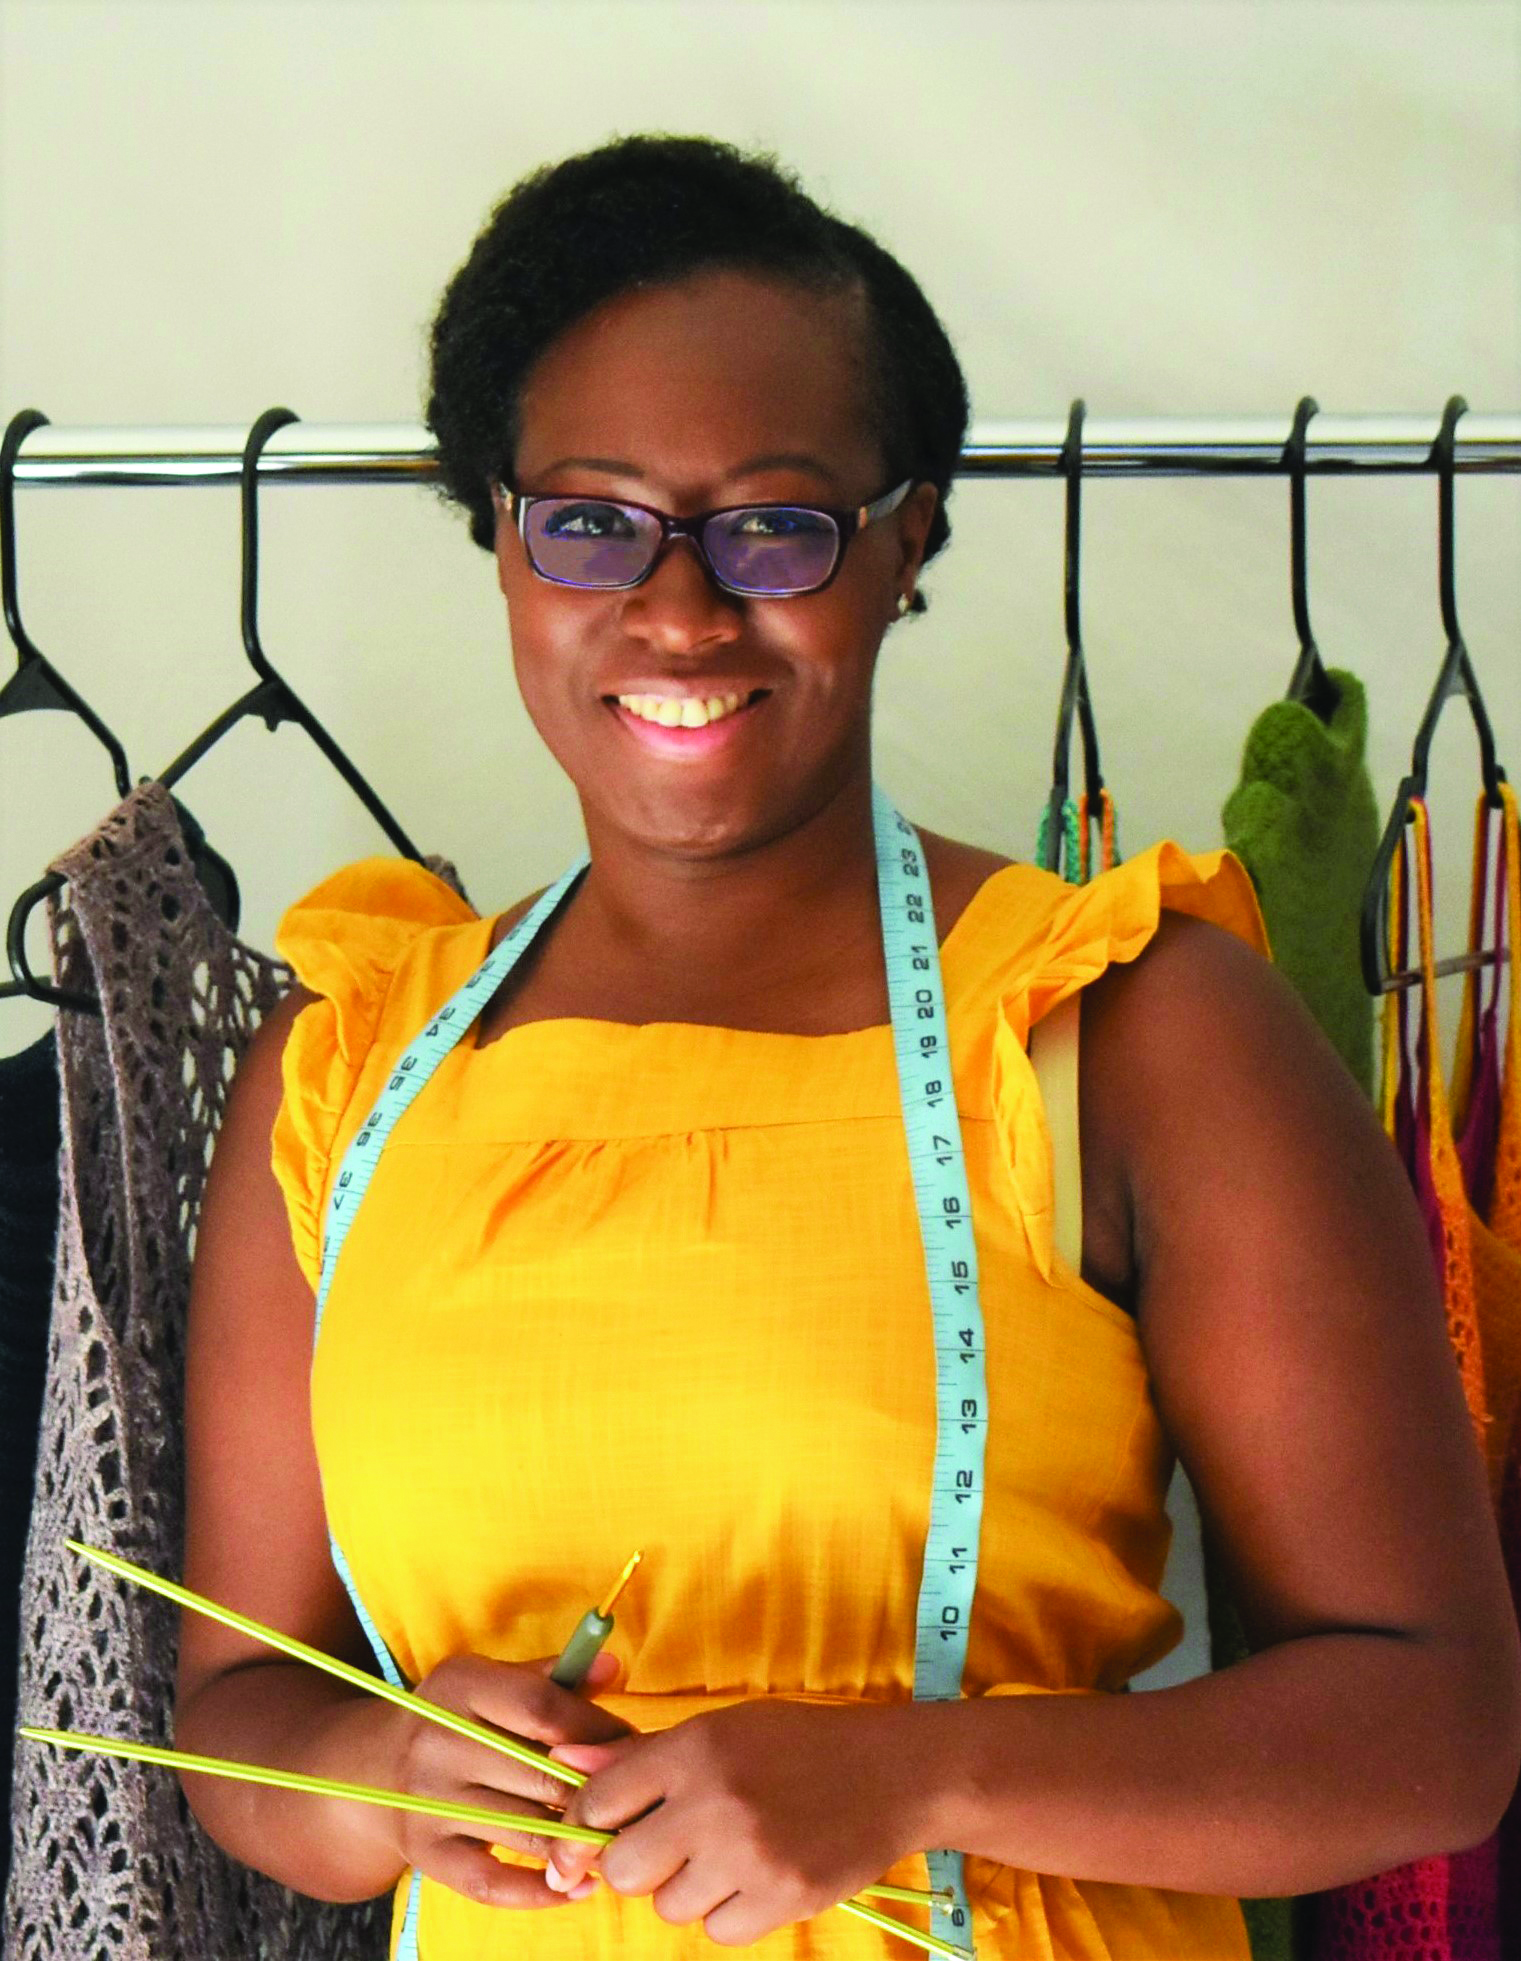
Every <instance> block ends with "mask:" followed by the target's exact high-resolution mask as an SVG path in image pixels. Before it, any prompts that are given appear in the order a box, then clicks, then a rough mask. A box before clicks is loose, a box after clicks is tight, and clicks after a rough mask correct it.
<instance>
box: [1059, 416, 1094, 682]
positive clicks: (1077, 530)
mask: <svg viewBox="0 0 1521 1961" xmlns="http://www.w3.org/2000/svg"><path fill="white" fill-rule="evenodd" d="M1087 413H1088V409H1087V404H1086V403H1085V402H1084V401H1083V399H1082V397H1081V396H1079V397H1078V399H1077V400H1076V401H1075V402H1074V403H1073V404H1072V407H1071V410H1070V411H1069V413H1068V416H1067V438H1066V441H1065V442H1064V443H1063V444H1062V470H1063V472H1064V474H1065V476H1066V479H1067V528H1066V548H1065V556H1066V576H1065V580H1064V585H1063V591H1064V595H1065V601H1066V615H1067V645H1068V647H1069V648H1075V649H1076V651H1077V652H1078V653H1079V654H1081V653H1082V650H1083V630H1082V625H1081V621H1080V617H1079V611H1078V574H1079V570H1080V567H1081V560H1082V524H1083V422H1084V419H1085V417H1086V416H1087Z"/></svg>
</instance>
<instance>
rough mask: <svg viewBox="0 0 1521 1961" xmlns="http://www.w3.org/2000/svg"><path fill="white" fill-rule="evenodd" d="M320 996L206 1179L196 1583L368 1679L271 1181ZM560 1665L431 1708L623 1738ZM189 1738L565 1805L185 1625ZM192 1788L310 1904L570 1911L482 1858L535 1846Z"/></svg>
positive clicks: (192, 1782)
mask: <svg viewBox="0 0 1521 1961" xmlns="http://www.w3.org/2000/svg"><path fill="white" fill-rule="evenodd" d="M312 999H313V997H312V996H311V995H310V994H308V993H306V991H305V990H304V989H297V990H295V992H294V994H293V995H292V996H291V997H289V998H288V999H287V1000H286V1001H284V1002H282V1003H281V1005H280V1006H279V1007H278V1008H277V1009H276V1010H275V1011H274V1012H273V1013H272V1014H271V1015H270V1016H269V1017H268V1018H267V1019H266V1021H265V1022H264V1024H263V1025H262V1027H261V1028H260V1030H259V1032H258V1034H257V1035H256V1036H255V1038H254V1040H253V1042H252V1043H251V1044H250V1047H249V1050H248V1053H247V1054H246V1055H245V1057H244V1059H243V1062H242V1065H241V1067H240V1068H239V1070H238V1074H237V1077H236V1079H235V1081H234V1084H233V1088H232V1092H231V1095H230V1097H229V1099H228V1107H227V1113H226V1117H225V1119H224V1121H223V1124H222V1127H221V1130H220V1132H219V1133H218V1138H217V1145H216V1152H215V1155H214V1157H213V1160H212V1163H211V1167H210V1170H209V1172H208V1175H207V1185H206V1195H205V1200H204V1204H203V1206H202V1211H201V1217H200V1223H199V1227H198V1230H197V1238H196V1249H195V1265H194V1271H193V1275H192V1283H191V1300H190V1332H189V1349H188V1355H187V1390H186V1456H187V1476H188V1493H187V1499H188V1515H187V1528H186V1551H185V1583H186V1584H187V1585H188V1586H190V1587H192V1588H194V1589H195V1590H196V1591H197V1592H200V1593H204V1594H207V1595H209V1596H210V1597H211V1598H212V1599H213V1600H217V1601H221V1602H223V1603H225V1604H226V1605H229V1606H232V1607H235V1608H237V1609H238V1610H239V1611H240V1612H242V1613H244V1614H248V1615H251V1616H253V1617H254V1618H255V1619H257V1620H261V1621H264V1622H266V1623H268V1624H270V1625H272V1626H275V1627H278V1628H280V1629H282V1630H284V1631H285V1632H287V1633H291V1634H295V1635H297V1636H298V1637H299V1638H300V1639H301V1640H303V1641H306V1642H308V1643H310V1644H311V1645H312V1646H313V1647H317V1648H321V1649H324V1650H326V1652H328V1653H329V1654H334V1655H339V1656H341V1657H343V1658H344V1659H345V1660H348V1661H351V1662H354V1663H357V1664H358V1665H360V1666H369V1665H371V1655H370V1651H369V1646H368V1643H367V1642H366V1640H365V1638H364V1634H363V1631H362V1630H361V1628H360V1626H359V1624H358V1621H357V1620H356V1618H355V1615H354V1612H353V1609H352V1607H351V1606H350V1604H349V1600H348V1596H347V1595H346V1594H345V1592H344V1590H343V1586H342V1582H341V1581H340V1580H339V1578H338V1576H337V1574H336V1572H335V1571H334V1568H333V1564H332V1558H331V1555H330V1553H329V1550H328V1542H327V1525H326V1518H325V1514H324V1510H323V1504H322V1490H321V1483H320V1479H319V1476H318V1470H317V1460H316V1454H315V1451H314V1449H313V1444H312V1434H311V1421H310V1402H309V1393H308V1391H309V1381H310V1375H311V1354H312V1330H313V1318H314V1311H315V1303H314V1301H313V1298H312V1291H311V1288H310V1287H309V1286H308V1284H307V1282H306V1278H305V1276H304V1274H303V1273H302V1271H301V1269H300V1266H299V1265H298V1263H297V1260H296V1256H295V1251H294V1248H293V1246H292V1243H291V1235H290V1226H289V1222H288V1219H287V1216H286V1211H285V1201H284V1197H283V1194H282V1193H281V1191H280V1187H279V1185H278V1183H277V1182H276V1179H275V1176H274V1172H273V1170H272V1169H271V1166H270V1133H271V1131H272V1129H273V1127H274V1121H275V1115H276V1112H277V1111H278V1109H279V1105H280V1097H281V1056H282V1052H283V1050H284V1046H285V1041H286V1037H287V1035H288V1034H289V1030H290V1023H291V1021H292V1020H293V1019H294V1018H295V1016H296V1014H297V1013H298V1012H299V1011H300V1010H301V1009H302V1008H303V1007H304V1006H306V1004H307V1003H308V1002H309V1001H311V1000H312ZM550 1665H551V1663H550V1661H549V1660H545V1661H542V1662H525V1663H523V1664H509V1663H504V1662H496V1661H492V1660H489V1659H487V1658H485V1657H481V1656H461V1657H457V1658H455V1659H452V1660H450V1661H446V1662H445V1663H444V1664H443V1665H442V1666H441V1667H439V1668H437V1669H435V1670H434V1671H433V1673H432V1674H431V1675H430V1676H429V1677H428V1678H427V1680H426V1682H424V1683H422V1684H420V1685H419V1687H420V1689H421V1690H422V1692H423V1693H425V1694H426V1695H427V1696H428V1698H429V1699H430V1700H431V1701H434V1702H439V1703H443V1704H445V1705H446V1706H447V1707H449V1708H453V1709H458V1710H461V1711H462V1712H464V1713H465V1714H468V1715H473V1716H474V1717H475V1718H476V1719H477V1720H478V1721H481V1722H486V1723H491V1724H494V1725H495V1726H496V1727H498V1728H500V1729H502V1730H504V1731H507V1732H510V1733H512V1734H515V1735H518V1736H523V1737H527V1738H530V1739H532V1740H534V1741H536V1742H539V1743H540V1744H541V1745H542V1744H547V1743H553V1742H558V1741H563V1740H565V1739H566V1738H568V1737H569V1736H571V1735H572V1734H575V1735H579V1736H582V1737H587V1738H591V1737H598V1738H602V1737H609V1736H615V1735H620V1734H623V1733H625V1732H626V1730H627V1725H626V1724H624V1723H622V1722H620V1721H618V1720H617V1719H616V1718H613V1717H611V1716H609V1715H608V1714H607V1713H606V1712H605V1711H603V1710H600V1709H598V1708H597V1706H596V1704H595V1703H593V1702H590V1701H589V1700H587V1699H585V1698H584V1697H578V1696H575V1695H571V1694H569V1693H568V1692H567V1691H565V1690H563V1689H560V1688H557V1687H556V1686H555V1685H554V1684H553V1683H551V1682H549V1681H548V1680H547V1671H548V1668H549V1666H550ZM596 1679H597V1678H594V1680H596ZM600 1685H601V1686H606V1683H605V1680H604V1681H602V1682H601V1683H600ZM175 1734H176V1741H177V1743H178V1744H179V1745H180V1747H181V1748H183V1749H188V1750H191V1751H194V1752H196V1753H197V1754H200V1755H205V1756H220V1757H231V1758H234V1759H238V1760H241V1761H243V1762H248V1763H257V1764H266V1765H271V1766H277V1767H279V1768H282V1769H289V1770H299V1771H305V1772H308V1773H313V1774H316V1775H318V1776H324V1775H325V1776H330V1777H335V1778H339V1779H342V1780H344V1781H346V1782H349V1783H357V1784H371V1785H378V1786H380V1787H382V1788H389V1789H404V1790H411V1791H425V1792H428V1793H430V1794H432V1795H435V1796H443V1797H450V1798H454V1799H456V1800H463V1801H466V1802H472V1803H475V1804H485V1805H492V1804H495V1805H496V1807H497V1808H499V1809H501V1810H512V1811H523V1812H530V1813H538V1812H541V1811H542V1810H543V1808H544V1807H545V1805H546V1804H547V1803H548V1802H550V1801H553V1804H554V1805H555V1806H556V1807H558V1805H559V1804H560V1803H561V1802H563V1798H564V1795H565V1786H564V1785H563V1784H560V1783H558V1782H557V1781H555V1780H553V1779H550V1778H546V1777H543V1776H541V1775H540V1774H539V1773H537V1772H535V1771H532V1770H529V1769H526V1768H523V1767H520V1766H518V1765H516V1764H514V1763H512V1762H510V1761H509V1760H508V1759H506V1758H504V1757H501V1756H498V1755H497V1754H496V1753H495V1752H492V1751H490V1750H487V1749H486V1748H485V1747H484V1746H483V1745H481V1744H477V1743H471V1742H469V1741H467V1740H466V1739H464V1738H461V1737H455V1736H452V1735H450V1734H449V1733H448V1732H446V1731H443V1730H441V1729H439V1728H438V1727H437V1726H436V1725H433V1724H427V1723H423V1722H420V1721H419V1720H418V1719H417V1718H416V1717H413V1716H410V1715H407V1714H405V1713H404V1712H402V1711H399V1710H397V1709H395V1708H393V1707H392V1706H391V1705H389V1704H387V1703H385V1702H382V1701H381V1700H380V1699H379V1698H378V1697H374V1696H370V1695H366V1694H364V1693H363V1692H361V1691H359V1690H355V1689H350V1688H348V1687H346V1686H345V1685H343V1684H341V1683H339V1682H335V1681H334V1680H333V1679H332V1677H331V1676H328V1675H324V1674H322V1673H320V1672H319V1671H318V1670H316V1669H314V1668H310V1667H307V1666H305V1665H304V1664H302V1663H300V1662H290V1661H286V1660H285V1659H283V1658H282V1657H279V1656H276V1655H273V1654H272V1653H271V1651H270V1650H269V1649H267V1648H264V1647H261V1646H259V1645H258V1644H257V1643H255V1642H252V1641H250V1640H249V1639H248V1638H247V1637H245V1636H243V1635H240V1634H237V1633H235V1632H233V1631H232V1630H230V1629H227V1628H224V1627H222V1626H220V1625H219V1624H218V1623H217V1622H215V1621H211V1620H208V1619H206V1618H205V1617H204V1616H202V1615H199V1614H191V1613H186V1614H185V1615H183V1616H182V1619H181V1624H180V1652H179V1677H178V1696H177V1702H176V1710H175ZM183 1782H184V1786H185V1793H186V1796H187V1798H188V1799H189V1801H190V1804H191V1807H192V1809H193V1810H194V1811H195V1814H196V1816H197V1817H198V1818H199V1820H200V1821H201V1823H202V1824H203V1825H204V1826H205V1828H206V1830H207V1831H208V1832H209V1833H210V1834H211V1836H212V1837H213V1838H214V1839H215V1840H216V1841H217V1843H218V1844H219V1845H221V1846H222V1847H223V1849H224V1850H226V1851H228V1852H230V1853H232V1854H233V1856H234V1857H235V1858H238V1859H241V1860H243V1862H244V1863H245V1864H247V1865H251V1866H254V1867H257V1868H258V1869H259V1870H260V1871H261V1872H266V1873H269V1874H271V1875H272V1876H273V1877H274V1878H276V1879H279V1880H281V1881H283V1882H284V1883H285V1884H286V1885H288V1886H291V1887H294V1888H295V1889H296V1890H297V1891H298V1892H303V1893H311V1894H315V1895H316V1896H317V1897H319V1898H321V1899H328V1900H359V1899H365V1898H368V1897H371V1896H373V1895H374V1894H376V1893H380V1892H383V1891H385V1890H386V1889H387V1888H388V1887H390V1886H391V1885H393V1884H394V1883H395V1881H396V1879H397V1878H398V1877H399V1876H400V1874H401V1873H402V1871H403V1870H404V1869H405V1868H406V1867H407V1866H409V1865H416V1866H419V1867H420V1868H421V1869H422V1870H423V1871H425V1872H427V1873H429V1874H430V1876H432V1877H434V1878H437V1879H440V1880H442V1881H443V1883H444V1884H446V1885H449V1886H452V1887H454V1888H456V1890H458V1891H461V1892H464V1893H467V1894H470V1895H471V1896H472V1897H475V1898H481V1899H486V1898H489V1899H490V1900H492V1901H493V1902H494V1903H495V1904H498V1905H504V1906H507V1905H511V1906H552V1905H556V1904H560V1897H559V1896H558V1895H557V1894H555V1893H553V1892H550V1891H549V1890H548V1889H547V1888H546V1887H545V1885H544V1882H543V1879H542V1878H541V1876H540V1874H539V1873H537V1872H532V1871H527V1870H524V1869H522V1868H515V1867H510V1866H505V1865H503V1864H501V1863H500V1862H499V1861H497V1860H496V1859H494V1858H492V1857H491V1855H490V1854H489V1853H488V1852H487V1850H486V1847H485V1844H484V1843H483V1842H482V1841H483V1840H486V1839H491V1838H494V1839H495V1842H498V1843H501V1844H507V1845H513V1846H516V1847H517V1848H518V1849H520V1850H523V1849H537V1850H543V1849H544V1848H543V1847H542V1846H538V1847H531V1846H530V1843H529V1841H527V1840H526V1839H522V1838H517V1837H512V1836H510V1835H508V1834H505V1833H498V1834H492V1833H490V1832H489V1831H486V1830H482V1831H480V1832H476V1829H475V1828H474V1827H471V1828H469V1835H461V1834H460V1832H459V1829H458V1828H455V1827H446V1826H444V1825H443V1824H441V1823H439V1822H438V1821H430V1820H426V1819H417V1818H412V1817H408V1816H404V1815H402V1814H399V1813H396V1812H391V1811H382V1810H378V1809H375V1808H373V1807H369V1806H362V1805H358V1804H346V1803H343V1802H341V1801H339V1800H330V1799H325V1798H317V1797H310V1796H304V1795H296V1794H293V1793H291V1792H286V1791H277V1790H269V1789H264V1788H261V1787H259V1786H255V1785H247V1784H235V1783H231V1782H228V1781H226V1780H224V1779H220V1778H212V1777H205V1776H194V1775H187V1776H185V1778H184V1779H183Z"/></svg>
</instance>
